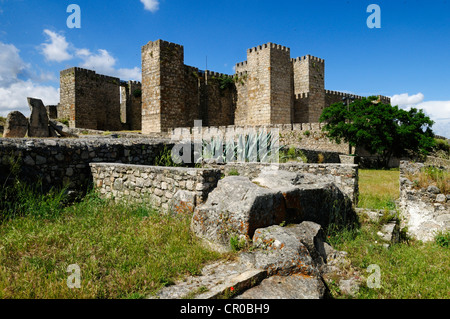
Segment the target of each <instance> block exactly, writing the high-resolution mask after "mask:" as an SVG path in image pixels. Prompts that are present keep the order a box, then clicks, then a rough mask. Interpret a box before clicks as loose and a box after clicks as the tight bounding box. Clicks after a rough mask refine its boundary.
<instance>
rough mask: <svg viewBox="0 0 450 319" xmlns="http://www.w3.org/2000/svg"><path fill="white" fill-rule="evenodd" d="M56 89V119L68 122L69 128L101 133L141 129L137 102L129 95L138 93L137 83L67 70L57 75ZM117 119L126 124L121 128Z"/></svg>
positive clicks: (74, 69) (139, 103)
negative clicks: (123, 120)
mask: <svg viewBox="0 0 450 319" xmlns="http://www.w3.org/2000/svg"><path fill="white" fill-rule="evenodd" d="M122 87H124V89H125V90H124V95H123V99H124V101H123V102H124V104H123V105H124V106H123V107H122V104H121V101H120V100H121V88H122ZM60 89H61V93H60V105H59V106H58V109H57V113H58V118H61V119H68V120H69V124H70V126H71V127H73V128H85V129H92V130H103V131H107V130H109V131H120V130H122V129H134V130H140V128H141V115H140V114H141V101H140V97H139V96H138V97H136V96H134V94H133V92H134V91H135V90H138V89H139V90H140V89H141V88H140V83H139V82H133V81H130V82H122V81H121V80H120V79H119V78H115V77H111V76H106V75H101V74H97V73H96V72H95V71H91V70H86V69H82V68H70V69H67V70H63V71H61V73H60ZM121 119H125V120H126V121H127V123H125V126H124V125H123V124H122V123H121Z"/></svg>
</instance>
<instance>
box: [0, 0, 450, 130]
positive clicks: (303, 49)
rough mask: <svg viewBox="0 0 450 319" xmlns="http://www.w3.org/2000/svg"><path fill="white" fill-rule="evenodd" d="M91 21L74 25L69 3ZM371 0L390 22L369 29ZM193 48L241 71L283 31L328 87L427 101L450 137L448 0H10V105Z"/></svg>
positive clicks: (194, 54) (2, 40)
mask: <svg viewBox="0 0 450 319" xmlns="http://www.w3.org/2000/svg"><path fill="white" fill-rule="evenodd" d="M70 4H77V5H79V7H80V9H81V28H79V29H77V28H74V29H70V28H68V26H67V23H66V21H67V18H68V17H69V15H70V13H67V12H66V11H67V7H68V6H69V5H70ZM370 4H377V5H379V7H380V9H381V28H379V29H377V28H374V29H370V28H368V26H367V23H366V21H367V18H368V17H369V15H370V14H371V13H368V12H367V7H368V5H370ZM157 39H163V40H167V41H171V42H175V43H179V44H182V45H183V46H184V47H185V63H186V64H188V65H192V66H195V67H198V68H200V69H204V68H205V64H206V57H208V69H210V70H213V71H217V72H222V73H228V74H232V73H234V71H233V66H234V65H235V64H236V63H237V62H241V61H244V60H246V50H247V49H248V48H251V47H254V46H257V45H260V44H264V43H267V42H273V43H277V44H281V45H284V46H287V47H290V48H291V56H292V57H298V56H303V55H306V54H311V55H314V56H317V57H320V58H323V59H325V62H326V75H325V85H326V88H327V89H329V90H336V91H345V92H352V93H355V94H358V95H365V96H366V95H371V94H383V95H386V96H391V97H393V104H398V105H400V106H401V107H404V108H408V107H411V106H417V107H419V108H423V109H424V110H425V111H426V112H427V114H428V115H430V116H431V117H432V119H433V120H435V122H436V124H435V131H436V133H437V134H440V135H444V136H447V137H450V94H449V92H450V91H449V87H450V76H449V75H450V62H449V57H450V54H449V52H450V1H449V0H433V1H411V0H405V1H402V0H389V1H385V0H370V1H365V0H333V1H325V0H317V1H311V0H309V1H301V0H296V1H284V0H280V1H277V2H275V1H266V0H246V1H244V0H241V1H235V0H227V1H202V0H191V1H181V0H126V1H124V0H109V1H92V0H69V1H64V0H58V1H33V0H0V115H4V116H5V115H6V114H7V113H8V112H9V111H11V110H21V111H23V112H24V113H25V114H27V113H28V110H27V109H28V107H27V103H26V97H27V96H33V97H37V98H41V99H42V100H43V101H44V103H45V104H55V103H58V101H59V92H58V89H59V71H60V70H63V69H65V68H69V67H72V66H80V67H87V68H91V69H95V70H96V71H97V72H98V73H102V74H107V75H113V76H118V77H120V78H121V79H122V80H128V79H133V80H140V76H141V75H140V72H141V47H142V46H143V45H144V44H146V43H147V42H148V41H153V40H157Z"/></svg>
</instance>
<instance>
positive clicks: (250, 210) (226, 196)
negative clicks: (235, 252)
mask: <svg viewBox="0 0 450 319" xmlns="http://www.w3.org/2000/svg"><path fill="white" fill-rule="evenodd" d="M284 220H286V209H285V203H284V198H283V195H282V194H281V192H279V191H274V190H270V189H265V188H262V187H259V186H257V185H256V184H254V183H252V182H250V180H249V179H248V178H246V177H239V176H231V177H226V178H224V179H222V180H220V181H219V183H218V185H217V188H216V189H215V190H214V191H212V192H211V193H210V194H209V196H208V200H207V201H206V203H205V204H204V205H202V206H199V207H197V208H196V209H195V212H194V216H193V218H192V223H191V228H192V230H193V232H194V233H195V234H196V235H197V236H199V237H200V238H203V239H205V240H207V241H208V242H209V243H211V244H212V247H214V248H215V249H217V250H221V251H227V250H230V245H229V242H230V238H231V237H232V236H238V237H245V238H251V237H252V236H253V234H254V232H255V230H256V229H258V228H262V227H267V226H271V225H275V224H280V223H282V222H283V221H284Z"/></svg>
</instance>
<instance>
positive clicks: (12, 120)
mask: <svg viewBox="0 0 450 319" xmlns="http://www.w3.org/2000/svg"><path fill="white" fill-rule="evenodd" d="M27 132H28V120H27V118H26V117H25V115H23V114H22V113H20V112H19V111H14V112H11V113H9V114H8V116H7V118H6V126H5V130H4V132H3V137H7V138H24V137H25V136H26V135H27Z"/></svg>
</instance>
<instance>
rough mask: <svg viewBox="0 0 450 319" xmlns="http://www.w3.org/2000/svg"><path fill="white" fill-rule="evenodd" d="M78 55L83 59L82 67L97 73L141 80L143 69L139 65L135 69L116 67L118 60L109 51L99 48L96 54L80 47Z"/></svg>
mask: <svg viewBox="0 0 450 319" xmlns="http://www.w3.org/2000/svg"><path fill="white" fill-rule="evenodd" d="M76 54H77V56H78V57H79V58H81V59H82V60H83V62H82V63H81V64H80V67H82V68H86V69H90V70H94V71H96V72H97V73H100V74H104V75H109V76H115V77H118V78H120V79H123V80H135V81H140V80H141V78H142V76H141V70H140V68H138V67H135V68H133V69H124V68H123V69H116V68H115V65H116V62H117V60H116V59H115V58H114V57H113V56H112V55H111V54H110V53H109V52H108V51H107V50H98V51H97V53H96V54H94V53H91V52H90V51H89V50H88V49H80V50H77V52H76Z"/></svg>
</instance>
